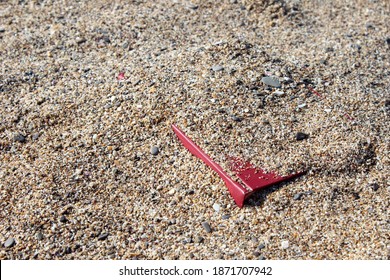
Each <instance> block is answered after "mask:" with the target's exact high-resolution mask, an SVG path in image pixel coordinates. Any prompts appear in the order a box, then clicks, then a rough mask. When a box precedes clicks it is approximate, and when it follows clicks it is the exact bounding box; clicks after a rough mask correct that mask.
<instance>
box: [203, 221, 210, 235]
mask: <svg viewBox="0 0 390 280" xmlns="http://www.w3.org/2000/svg"><path fill="white" fill-rule="evenodd" d="M202 227H203V228H204V229H205V231H206V232H207V233H210V232H211V227H210V224H209V223H208V222H202Z"/></svg>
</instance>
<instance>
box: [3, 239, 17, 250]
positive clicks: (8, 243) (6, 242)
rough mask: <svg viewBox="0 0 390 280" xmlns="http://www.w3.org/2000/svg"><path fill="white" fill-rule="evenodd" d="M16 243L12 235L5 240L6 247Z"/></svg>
mask: <svg viewBox="0 0 390 280" xmlns="http://www.w3.org/2000/svg"><path fill="white" fill-rule="evenodd" d="M15 243H16V241H15V239H14V238H12V237H10V238H8V239H7V240H6V241H5V242H4V247H5V248H11V247H12V246H14V245H15Z"/></svg>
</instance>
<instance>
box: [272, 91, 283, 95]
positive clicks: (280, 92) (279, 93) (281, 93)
mask: <svg viewBox="0 0 390 280" xmlns="http://www.w3.org/2000/svg"><path fill="white" fill-rule="evenodd" d="M274 94H275V95H277V96H283V95H284V91H281V90H277V91H275V92H274Z"/></svg>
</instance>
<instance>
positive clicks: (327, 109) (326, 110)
mask: <svg viewBox="0 0 390 280" xmlns="http://www.w3.org/2000/svg"><path fill="white" fill-rule="evenodd" d="M324 111H325V112H326V113H328V114H329V113H330V112H332V109H329V108H326V109H324Z"/></svg>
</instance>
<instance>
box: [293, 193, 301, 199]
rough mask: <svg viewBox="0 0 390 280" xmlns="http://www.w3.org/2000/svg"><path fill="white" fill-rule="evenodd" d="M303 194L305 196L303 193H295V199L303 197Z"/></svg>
mask: <svg viewBox="0 0 390 280" xmlns="http://www.w3.org/2000/svg"><path fill="white" fill-rule="evenodd" d="M302 196H303V193H296V194H294V198H293V199H294V200H300V199H301V198H302Z"/></svg>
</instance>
